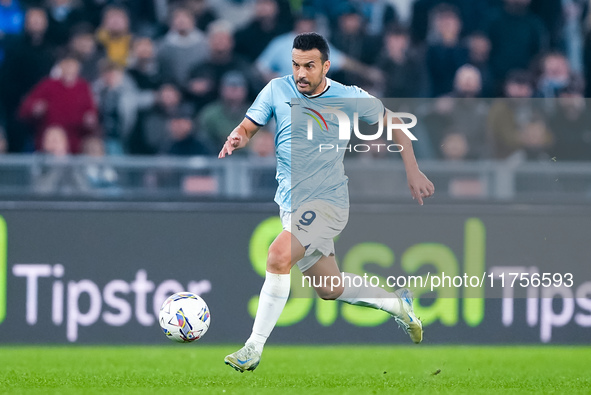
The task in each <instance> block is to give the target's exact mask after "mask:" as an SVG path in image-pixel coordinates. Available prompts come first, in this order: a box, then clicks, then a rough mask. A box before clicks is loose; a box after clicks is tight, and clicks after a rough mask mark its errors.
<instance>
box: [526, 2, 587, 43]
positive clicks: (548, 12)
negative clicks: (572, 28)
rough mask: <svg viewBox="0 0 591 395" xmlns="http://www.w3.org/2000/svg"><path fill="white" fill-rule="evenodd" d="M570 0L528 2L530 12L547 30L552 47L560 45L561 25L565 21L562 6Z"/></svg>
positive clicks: (561, 36)
mask: <svg viewBox="0 0 591 395" xmlns="http://www.w3.org/2000/svg"><path fill="white" fill-rule="evenodd" d="M571 1H572V0H536V1H532V2H531V3H530V4H529V9H530V10H531V12H532V13H533V14H534V15H536V16H537V17H539V18H540V21H541V22H542V23H543V24H544V28H545V30H546V32H548V39H549V44H550V46H551V47H552V48H559V47H560V45H561V39H562V38H563V35H562V31H561V30H562V27H563V26H564V22H565V20H564V19H565V17H566V15H565V12H564V11H566V10H564V9H563V7H564V6H566V5H567V4H569V3H570V2H571ZM574 1H576V2H585V1H586V0H582V1H581V0H574Z"/></svg>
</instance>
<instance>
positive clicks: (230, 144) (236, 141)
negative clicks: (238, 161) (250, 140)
mask: <svg viewBox="0 0 591 395" xmlns="http://www.w3.org/2000/svg"><path fill="white" fill-rule="evenodd" d="M244 140H246V138H245V137H244V136H242V135H240V133H238V132H236V131H233V132H232V133H230V135H229V136H228V139H227V140H226V142H225V143H224V146H223V147H222V150H221V151H220V153H219V155H218V158H220V159H221V158H225V157H226V155H228V156H229V155H232V152H234V150H236V149H240V148H242V147H244V146H245V145H246V143H247V142H246V141H244Z"/></svg>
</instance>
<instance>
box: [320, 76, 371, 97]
mask: <svg viewBox="0 0 591 395" xmlns="http://www.w3.org/2000/svg"><path fill="white" fill-rule="evenodd" d="M330 89H334V93H335V94H337V95H339V96H344V97H352V98H356V97H373V96H372V95H370V94H369V93H368V92H367V91H366V90H364V89H362V88H360V87H358V86H357V85H345V84H342V83H340V82H338V81H335V80H330Z"/></svg>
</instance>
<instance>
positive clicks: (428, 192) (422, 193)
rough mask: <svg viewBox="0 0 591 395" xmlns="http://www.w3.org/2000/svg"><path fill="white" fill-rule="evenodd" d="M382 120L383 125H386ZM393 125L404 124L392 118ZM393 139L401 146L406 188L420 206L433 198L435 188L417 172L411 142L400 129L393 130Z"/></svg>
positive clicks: (417, 168)
mask: <svg viewBox="0 0 591 395" xmlns="http://www.w3.org/2000/svg"><path fill="white" fill-rule="evenodd" d="M386 121H387V120H384V125H386ZM393 122H394V123H401V124H402V123H404V122H402V121H401V120H400V119H398V118H394V120H393ZM393 135H394V139H395V140H396V143H398V144H400V145H401V146H402V152H401V153H400V155H401V156H402V161H403V162H404V168H405V169H406V179H407V180H408V187H409V189H410V193H411V195H412V198H413V199H416V200H417V202H419V204H420V205H421V206H422V205H423V199H424V198H428V197H430V196H433V194H434V193H435V186H434V185H433V183H432V182H431V181H430V180H429V179H428V178H427V176H426V175H425V174H423V172H422V171H420V170H419V165H418V163H417V158H416V157H415V153H414V150H413V148H412V140H411V139H410V138H409V137H408V136H407V135H406V134H405V133H404V132H403V131H402V130H400V129H394V131H393Z"/></svg>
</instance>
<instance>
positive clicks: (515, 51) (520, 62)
mask: <svg viewBox="0 0 591 395" xmlns="http://www.w3.org/2000/svg"><path fill="white" fill-rule="evenodd" d="M530 1H531V0H504V9H503V11H502V12H501V14H500V15H499V16H498V17H497V18H494V19H493V20H492V21H491V24H490V29H489V34H488V36H489V38H490V42H491V53H490V66H491V71H492V74H493V78H494V79H495V84H498V83H499V82H502V81H503V80H504V79H505V76H506V75H507V72H509V71H510V70H515V69H523V70H525V69H528V68H529V67H530V63H531V61H532V59H533V58H534V57H535V56H536V55H538V54H539V53H540V52H542V51H544V50H546V49H547V47H548V33H547V32H546V29H545V28H544V24H543V23H542V21H541V20H540V18H538V17H537V16H536V15H534V14H532V13H531V12H530V11H529V8H528V6H529V3H530Z"/></svg>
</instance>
